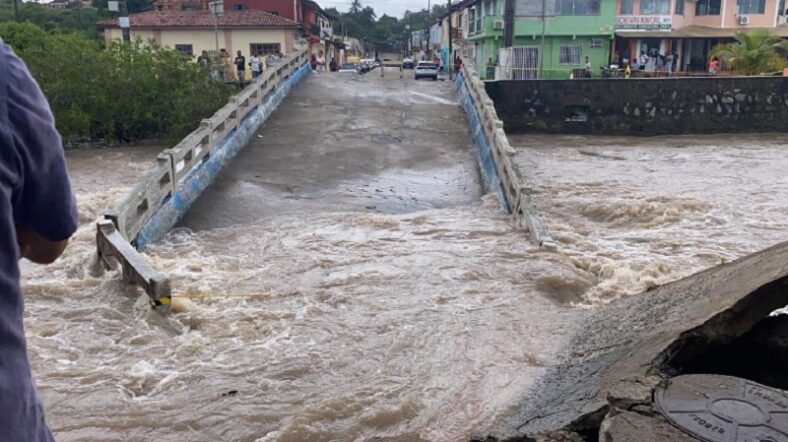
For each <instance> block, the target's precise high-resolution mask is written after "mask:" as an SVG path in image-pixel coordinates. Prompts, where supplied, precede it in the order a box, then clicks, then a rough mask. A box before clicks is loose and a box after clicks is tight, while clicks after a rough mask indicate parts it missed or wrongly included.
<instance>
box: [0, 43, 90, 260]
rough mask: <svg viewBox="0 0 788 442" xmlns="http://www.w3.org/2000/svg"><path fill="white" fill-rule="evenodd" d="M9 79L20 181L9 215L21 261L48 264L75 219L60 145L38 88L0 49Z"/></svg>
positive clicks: (61, 247) (9, 53)
mask: <svg viewBox="0 0 788 442" xmlns="http://www.w3.org/2000/svg"><path fill="white" fill-rule="evenodd" d="M0 56H2V57H3V58H4V63H5V64H6V68H7V71H6V73H7V74H8V89H7V91H5V92H6V94H7V97H8V99H7V105H8V109H7V111H8V114H7V117H8V122H7V124H8V126H9V127H10V128H11V133H12V139H11V143H10V146H4V148H8V149H11V151H12V152H13V155H14V156H15V160H16V167H17V176H18V177H19V181H18V182H17V183H16V186H15V188H14V190H13V196H12V211H13V217H14V223H15V224H16V226H17V228H16V233H17V242H18V243H19V246H20V250H21V255H22V257H25V258H27V259H29V260H31V261H33V262H36V263H41V264H48V263H51V262H52V261H54V260H55V259H57V258H58V256H60V255H61V253H63V250H64V249H65V247H66V244H67V242H68V238H70V237H71V235H73V234H74V232H75V231H76V229H77V225H78V221H79V220H78V216H77V208H76V203H75V201H74V195H73V194H72V192H71V183H70V181H69V179H68V172H67V169H66V160H65V156H64V153H63V145H62V141H61V139H60V134H58V132H57V129H56V128H55V121H54V118H53V116H52V112H51V110H50V108H49V104H48V103H47V100H46V98H44V95H43V93H42V92H41V89H40V88H39V87H38V84H37V83H36V81H35V80H34V79H33V77H32V76H31V75H30V72H29V71H28V70H27V67H26V66H25V64H24V62H22V60H20V59H19V58H18V57H17V56H16V55H14V53H13V52H12V51H11V48H10V47H8V46H7V45H5V44H0Z"/></svg>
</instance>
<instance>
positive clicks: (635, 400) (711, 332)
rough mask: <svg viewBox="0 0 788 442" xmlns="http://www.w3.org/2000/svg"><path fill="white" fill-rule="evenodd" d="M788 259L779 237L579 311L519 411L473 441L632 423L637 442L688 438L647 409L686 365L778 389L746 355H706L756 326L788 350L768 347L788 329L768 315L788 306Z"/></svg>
mask: <svg viewBox="0 0 788 442" xmlns="http://www.w3.org/2000/svg"><path fill="white" fill-rule="evenodd" d="M786 263H788V243H782V244H779V245H777V246H774V247H772V248H769V249H766V250H764V251H761V252H758V253H755V254H752V255H749V256H747V257H744V258H742V259H739V260H737V261H735V262H732V263H730V264H726V265H722V266H718V267H714V268H712V269H709V270H706V271H704V272H701V273H698V274H695V275H692V276H690V277H687V278H684V279H681V280H679V281H675V282H673V283H670V284H666V285H664V286H661V287H658V288H656V289H654V290H651V291H648V292H644V293H641V294H639V295H634V296H630V297H626V298H622V299H620V300H618V301H616V302H614V303H612V304H609V305H607V306H604V307H599V308H596V309H594V310H592V311H590V312H588V313H586V316H585V318H584V319H583V320H582V323H581V325H580V327H579V328H578V331H577V333H576V335H575V338H573V340H572V341H571V342H570V344H569V346H568V348H567V349H566V351H564V352H563V354H564V358H563V362H562V363H559V364H558V365H556V366H553V367H552V368H551V369H550V370H549V371H548V373H547V374H546V375H545V376H544V377H543V378H542V379H541V381H540V382H539V383H538V385H537V387H536V388H534V389H533V391H532V392H531V394H530V395H529V396H528V397H526V398H525V399H524V400H523V401H522V405H521V406H520V407H519V409H518V410H517V412H515V413H514V414H512V415H510V416H508V417H505V418H502V419H500V420H499V422H498V423H497V424H495V425H493V426H491V427H489V428H486V429H483V430H481V431H479V432H477V433H476V435H475V436H474V437H473V440H479V441H481V440H485V441H493V440H507V441H515V440H532V439H531V438H532V437H533V438H535V439H534V440H571V439H561V438H562V437H570V436H571V435H572V434H574V436H572V437H580V438H581V439H580V440H582V439H583V438H586V437H588V438H591V439H593V440H596V437H600V440H602V439H604V440H608V441H625V440H632V439H627V437H631V436H632V433H631V432H628V431H624V430H622V428H625V427H632V426H634V427H633V428H638V433H639V434H640V436H639V438H638V440H654V441H656V440H694V439H692V438H690V437H689V436H686V435H684V433H682V432H681V431H679V430H677V429H676V428H675V427H673V426H671V425H670V424H669V423H668V422H667V421H666V420H665V419H664V418H663V417H662V416H661V415H659V413H657V411H656V410H655V409H654V408H653V406H652V394H653V392H654V390H655V388H657V387H658V386H663V387H664V386H665V385H666V384H669V381H667V379H668V378H670V377H672V376H675V375H679V374H682V373H687V372H691V373H707V374H732V375H736V376H739V377H747V378H748V379H750V380H753V378H755V379H754V380H755V381H759V382H769V383H771V384H772V385H771V387H774V386H775V384H776V385H777V386H779V387H782V388H784V386H783V385H782V383H783V382H785V379H784V377H785V376H782V375H780V373H761V372H758V370H757V367H749V368H748V366H747V364H746V361H738V362H735V361H733V359H735V358H736V355H737V354H736V353H728V363H720V362H719V359H717V358H715V357H714V356H713V354H714V353H715V352H717V353H719V352H720V350H721V349H722V350H725V349H731V348H735V346H736V345H741V344H737V343H739V342H740V340H741V339H747V340H748V342H747V343H745V344H744V345H745V346H747V347H753V343H752V342H758V340H759V339H761V340H763V336H764V333H763V332H761V333H760V336H761V338H758V336H755V337H754V338H753V337H752V336H751V335H752V333H753V332H756V331H757V329H758V328H765V329H766V330H768V332H767V334H766V339H771V340H772V341H773V342H772V348H771V349H768V350H764V351H766V352H769V353H770V354H771V355H773V354H775V352H777V353H779V352H780V351H781V352H783V353H784V352H785V349H786V347H788V346H786V347H783V348H782V349H781V350H779V349H778V348H774V345H778V346H779V345H780V344H779V343H777V344H774V342H776V341H777V339H776V338H775V336H774V334H773V333H775V331H778V330H782V331H783V332H785V331H786V330H788V327H786V320H785V319H786V316H784V315H783V316H778V317H769V318H767V316H768V315H769V314H770V313H771V312H773V311H775V310H776V309H779V308H782V307H784V306H786V305H788V264H786ZM764 318H766V319H765V320H764ZM777 322H779V324H775V323H777ZM764 323H766V324H765V325H761V324H764ZM756 324H758V326H757V327H756ZM754 327H755V329H754ZM756 334H757V333H756ZM784 341H785V342H784ZM779 342H782V344H785V343H786V342H788V339H786V338H785V336H784V337H783V340H782V341H779ZM731 346H733V347H731ZM763 348H764V349H766V348H768V346H765V347H763ZM723 353H724V351H723ZM750 357H752V356H750ZM737 367H738V368H737ZM750 369H752V370H750ZM782 371H784V368H783V370H782ZM786 416H788V414H786ZM663 436H664V437H668V439H664V438H663V439H660V437H663Z"/></svg>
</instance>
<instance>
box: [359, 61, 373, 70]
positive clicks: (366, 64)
mask: <svg viewBox="0 0 788 442" xmlns="http://www.w3.org/2000/svg"><path fill="white" fill-rule="evenodd" d="M361 66H363V67H364V68H365V69H366V70H367V71H371V70H372V69H375V61H374V60H372V59H371V58H365V59H363V60H361Z"/></svg>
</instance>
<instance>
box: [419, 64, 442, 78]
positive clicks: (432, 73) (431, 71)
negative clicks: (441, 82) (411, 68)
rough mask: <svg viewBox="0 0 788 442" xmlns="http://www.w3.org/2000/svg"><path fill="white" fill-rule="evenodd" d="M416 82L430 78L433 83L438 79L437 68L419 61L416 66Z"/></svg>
mask: <svg viewBox="0 0 788 442" xmlns="http://www.w3.org/2000/svg"><path fill="white" fill-rule="evenodd" d="M415 76H416V80H418V79H419V78H432V79H433V81H434V80H437V79H438V66H437V65H435V63H433V62H431V61H420V62H419V64H417V65H416V75H415Z"/></svg>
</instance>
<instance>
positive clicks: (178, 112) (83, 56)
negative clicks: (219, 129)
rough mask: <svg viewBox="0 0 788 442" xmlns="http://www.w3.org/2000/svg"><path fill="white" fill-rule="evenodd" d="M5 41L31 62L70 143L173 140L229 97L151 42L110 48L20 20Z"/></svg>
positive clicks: (5, 32)
mask: <svg viewBox="0 0 788 442" xmlns="http://www.w3.org/2000/svg"><path fill="white" fill-rule="evenodd" d="M0 37H2V38H3V40H5V41H6V42H7V43H8V44H10V45H11V47H13V48H14V51H15V52H16V53H17V54H18V55H19V57H21V58H22V59H23V60H24V61H25V63H26V64H27V66H28V68H29V69H30V72H31V73H32V74H33V76H34V77H35V79H36V80H37V81H38V83H39V85H40V86H41V89H42V91H43V92H44V95H45V96H46V97H47V99H48V100H49V103H50V107H51V108H52V112H53V113H54V115H55V121H56V124H57V128H58V130H59V131H60V133H61V134H62V135H63V136H64V137H66V138H69V137H86V138H87V137H89V138H92V139H115V140H118V141H131V140H136V139H143V138H165V139H167V140H176V139H179V138H181V137H183V136H184V135H186V134H187V133H189V132H190V131H191V130H193V129H194V128H196V127H197V126H198V125H199V122H200V120H201V119H203V118H206V117H208V116H210V115H211V114H212V113H213V112H215V111H216V110H217V109H218V108H219V107H221V106H223V105H224V104H226V103H227V99H228V98H229V96H230V95H231V94H232V89H233V88H232V87H230V86H227V85H225V84H224V83H222V82H217V81H215V80H213V79H211V77H210V73H209V72H208V71H207V70H205V69H203V68H201V67H199V66H198V65H197V64H196V63H194V62H192V61H191V60H190V59H188V58H185V57H183V56H182V55H181V54H180V53H179V52H177V51H174V50H171V49H167V48H160V47H157V46H156V45H155V44H153V43H152V42H143V41H141V40H137V41H135V42H133V43H131V44H124V43H115V44H113V45H112V46H111V47H110V49H108V50H105V49H104V44H103V41H99V40H97V39H93V38H89V37H87V36H85V35H84V34H82V33H77V32H71V33H61V32H54V33H48V32H46V31H44V30H43V29H42V28H41V27H39V26H36V25H34V24H32V23H15V22H9V23H0ZM118 91H123V93H122V94H119V93H118Z"/></svg>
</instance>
